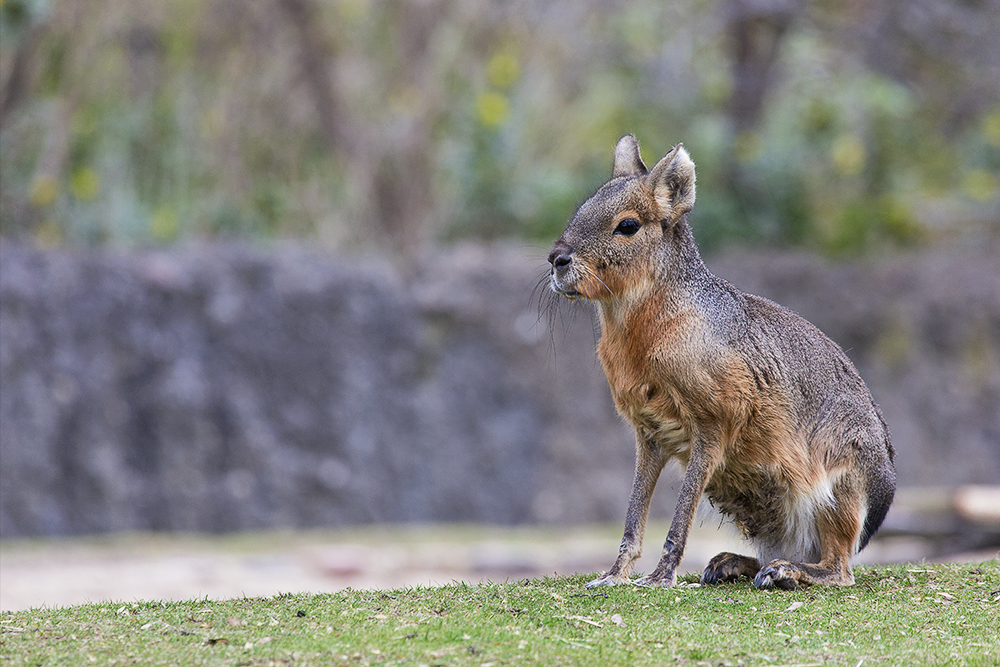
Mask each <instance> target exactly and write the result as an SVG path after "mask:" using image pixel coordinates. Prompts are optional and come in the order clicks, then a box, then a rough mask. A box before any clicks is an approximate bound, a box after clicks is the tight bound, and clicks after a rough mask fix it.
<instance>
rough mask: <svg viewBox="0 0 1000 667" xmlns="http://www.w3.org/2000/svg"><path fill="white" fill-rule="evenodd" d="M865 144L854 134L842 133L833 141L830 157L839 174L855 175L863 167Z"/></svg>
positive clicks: (865, 157) (865, 156)
mask: <svg viewBox="0 0 1000 667" xmlns="http://www.w3.org/2000/svg"><path fill="white" fill-rule="evenodd" d="M867 157H868V156H867V155H866V151H865V145H864V144H863V143H861V139H859V138H858V137H857V135H854V134H842V135H840V136H839V137H837V140H836V141H834V142H833V148H832V149H831V150H830V158H831V159H832V160H833V168H834V169H836V170H837V173H838V174H840V175H841V176H857V175H858V174H860V173H861V170H862V169H864V168H865V160H866V159H867Z"/></svg>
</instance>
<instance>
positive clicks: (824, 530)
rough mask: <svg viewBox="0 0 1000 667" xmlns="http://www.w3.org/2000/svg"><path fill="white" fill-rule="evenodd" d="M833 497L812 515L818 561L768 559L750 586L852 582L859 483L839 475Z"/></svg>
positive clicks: (858, 529) (859, 521)
mask: <svg viewBox="0 0 1000 667" xmlns="http://www.w3.org/2000/svg"><path fill="white" fill-rule="evenodd" d="M834 499H835V500H834V503H833V505H832V506H827V507H825V508H822V509H820V510H819V511H818V512H817V515H816V527H817V533H818V535H819V541H820V554H821V555H820V561H819V562H818V563H800V562H795V561H789V560H783V559H780V558H779V559H775V560H772V561H771V562H769V563H767V564H765V565H764V566H763V567H762V568H761V569H760V572H758V573H757V576H756V577H754V580H753V585H754V586H756V587H757V588H772V587H776V588H785V589H793V588H796V587H798V586H799V585H800V584H817V585H831V584H837V585H840V586H850V585H851V584H853V583H854V575H853V574H851V564H850V558H851V554H852V553H853V552H854V549H855V548H856V547H857V544H858V539H859V537H860V535H861V524H862V521H863V518H862V514H861V511H862V500H861V499H862V492H861V489H860V484H858V483H856V482H855V483H852V482H850V481H847V480H845V479H842V480H841V481H840V482H839V483H838V484H837V486H836V488H835V490H834Z"/></svg>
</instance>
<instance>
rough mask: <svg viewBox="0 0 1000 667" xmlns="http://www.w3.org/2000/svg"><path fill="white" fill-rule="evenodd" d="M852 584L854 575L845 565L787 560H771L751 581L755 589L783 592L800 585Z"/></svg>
mask: <svg viewBox="0 0 1000 667" xmlns="http://www.w3.org/2000/svg"><path fill="white" fill-rule="evenodd" d="M853 583H854V575H853V574H851V569H850V567H849V566H847V565H846V564H845V565H843V566H841V565H839V564H825V563H817V564H812V563H793V562H791V561H787V560H772V561H771V562H770V563H768V564H767V565H765V566H764V567H762V568H761V570H760V572H758V573H757V576H756V577H754V580H753V585H754V586H756V587H757V588H783V589H785V590H793V589H795V588H798V587H799V585H800V584H810V585H811V584H816V585H820V586H829V585H840V586H850V585H851V584H853Z"/></svg>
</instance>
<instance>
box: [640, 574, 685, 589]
mask: <svg viewBox="0 0 1000 667" xmlns="http://www.w3.org/2000/svg"><path fill="white" fill-rule="evenodd" d="M634 583H635V585H636V586H660V587H662V588H673V587H674V584H676V583H677V574H676V573H674V572H671V573H670V574H661V575H657V574H656V573H655V572H654V573H653V574H647V575H646V576H645V577H641V578H640V579H637V580H636V581H635V582H634Z"/></svg>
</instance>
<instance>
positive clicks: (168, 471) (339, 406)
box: [0, 242, 1000, 537]
mask: <svg viewBox="0 0 1000 667" xmlns="http://www.w3.org/2000/svg"><path fill="white" fill-rule="evenodd" d="M543 255H544V252H541V251H539V252H538V253H533V252H530V251H527V250H512V249H509V248H491V249H486V248H460V249H456V250H452V251H448V252H446V253H443V254H441V255H439V256H436V257H434V258H433V259H430V260H428V261H426V262H425V263H424V264H423V265H422V266H421V267H420V268H418V269H416V270H413V271H411V272H409V273H403V272H400V271H398V270H396V269H395V268H393V267H392V266H391V265H390V264H388V263H383V262H380V261H378V260H366V261H355V260H346V259H343V258H332V257H329V256H327V255H324V254H322V253H319V252H313V251H310V250H307V249H305V248H302V247H298V246H279V247H276V248H274V249H271V250H267V251H265V250H260V249H251V248H247V247H240V246H224V247H220V246H211V247H200V248H193V249H188V250H185V251H176V252H170V253H162V252H135V253H129V254H113V253H108V252H100V253H97V252H95V253H85V252H62V251H60V252H40V251H36V250H33V249H29V248H26V247H23V246H17V245H12V244H9V243H3V242H0V535H2V536H3V537H14V536H20V535H51V534H79V533H89V532H102V531H116V530H135V529H142V530H145V529H153V530H205V531H229V530H241V529H252V528H262V527H272V526H317V525H343V524H351V523H362V522H373V521H463V520H468V521H473V520H475V521H489V522H498V523H515V522H539V521H540V522H554V521H558V522H573V521H593V520H613V521H618V520H620V518H621V517H622V516H623V514H624V506H625V500H626V498H627V494H628V490H629V486H630V480H631V471H632V460H633V454H632V438H631V435H630V432H629V430H628V429H627V428H626V427H625V426H624V425H622V424H621V423H620V421H619V420H618V418H617V417H616V416H615V414H614V412H613V409H612V407H611V401H610V397H609V394H608V391H607V387H606V384H605V381H604V378H603V374H602V372H601V369H600V365H599V364H598V363H597V361H596V359H595V356H594V352H593V348H594V342H595V339H596V335H595V333H594V330H593V326H592V318H591V313H590V310H589V309H588V307H587V306H585V305H573V304H563V305H562V306H561V307H560V309H559V311H558V313H557V317H556V318H555V320H554V322H555V324H554V326H553V327H552V329H551V330H549V326H548V325H549V322H548V319H547V318H546V317H543V318H542V320H541V321H540V322H539V321H537V320H538V314H539V309H538V306H537V304H536V303H533V302H532V297H531V295H532V288H533V287H534V286H535V284H536V282H537V279H538V278H539V277H540V276H541V275H542V272H543V271H544V268H545V262H544V258H543ZM996 256H997V255H996V254H994V253H990V252H987V251H984V250H976V251H966V252H961V253H951V254H943V255H929V254H923V255H913V256H907V257H895V258H892V259H889V260H886V261H884V262H880V263H878V264H873V265H867V264H850V265H830V264H825V263H823V262H822V261H819V260H816V259H815V258H810V257H805V256H796V255H776V254H760V253H743V254H738V255H737V254H732V255H726V256H721V257H717V258H714V260H712V261H709V264H710V266H711V268H713V270H715V271H716V272H717V273H719V274H720V275H722V276H724V277H727V278H730V279H732V280H733V281H734V282H736V283H737V284H739V285H740V286H741V287H744V288H746V289H748V290H749V291H756V292H758V293H761V294H763V295H765V296H768V297H771V298H774V299H775V300H777V301H779V302H782V303H785V304H786V305H788V306H790V307H792V308H794V309H796V310H798V311H799V312H800V313H802V314H803V315H805V316H806V317H808V318H809V319H812V320H813V321H814V322H815V323H816V324H818V325H819V326H820V327H821V328H823V329H824V330H825V331H827V333H829V334H830V335H831V337H833V338H834V339H835V340H837V341H838V342H839V343H841V345H842V346H843V347H844V348H845V349H847V350H848V353H849V355H850V356H851V357H852V358H854V359H855V360H856V362H857V363H858V365H859V367H860V369H861V372H862V374H863V375H864V376H865V377H866V379H867V380H868V381H869V384H870V386H871V388H872V390H873V393H874V394H875V396H876V399H877V400H878V401H879V402H880V403H881V404H882V406H883V409H884V411H885V414H886V419H887V421H888V422H889V425H890V427H891V428H892V431H893V434H894V440H895V443H896V446H897V449H898V452H899V456H898V464H899V473H900V481H901V482H902V483H904V484H955V483H964V482H991V483H996V482H997V481H998V480H1000V262H997V260H996ZM544 300H545V299H543V301H544ZM677 486H678V484H677V476H676V474H674V475H671V476H670V477H669V478H668V479H665V480H664V481H663V482H661V488H660V489H659V491H658V495H657V499H656V507H655V508H654V513H657V514H659V515H661V516H663V515H668V514H669V508H670V505H671V503H672V499H673V491H674V489H676V487H677Z"/></svg>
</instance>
